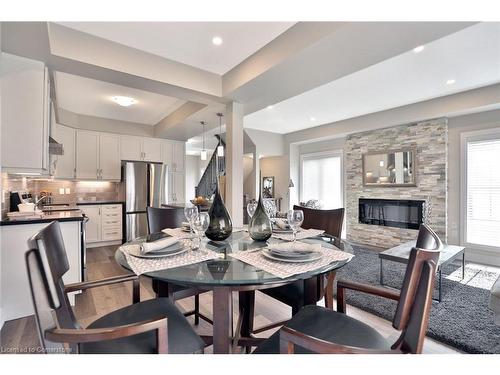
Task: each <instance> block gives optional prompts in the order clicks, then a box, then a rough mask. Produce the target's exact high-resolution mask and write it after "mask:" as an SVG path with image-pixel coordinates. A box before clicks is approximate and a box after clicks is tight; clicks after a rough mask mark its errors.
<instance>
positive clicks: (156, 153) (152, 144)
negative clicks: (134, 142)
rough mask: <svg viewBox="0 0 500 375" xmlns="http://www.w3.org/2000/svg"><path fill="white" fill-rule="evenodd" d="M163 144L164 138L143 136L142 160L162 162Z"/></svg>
mask: <svg viewBox="0 0 500 375" xmlns="http://www.w3.org/2000/svg"><path fill="white" fill-rule="evenodd" d="M161 145H162V139H160V138H143V140H142V153H143V159H142V160H144V161H152V162H157V163H161Z"/></svg>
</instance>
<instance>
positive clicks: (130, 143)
mask: <svg viewBox="0 0 500 375" xmlns="http://www.w3.org/2000/svg"><path fill="white" fill-rule="evenodd" d="M120 157H121V160H133V161H134V160H142V137H133V136H129V135H122V136H121V137H120Z"/></svg>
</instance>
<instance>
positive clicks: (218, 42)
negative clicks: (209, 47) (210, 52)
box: [212, 36, 222, 46]
mask: <svg viewBox="0 0 500 375" xmlns="http://www.w3.org/2000/svg"><path fill="white" fill-rule="evenodd" d="M212 43H213V44H215V45H216V46H220V45H221V44H222V38H221V37H220V36H214V37H213V38H212Z"/></svg>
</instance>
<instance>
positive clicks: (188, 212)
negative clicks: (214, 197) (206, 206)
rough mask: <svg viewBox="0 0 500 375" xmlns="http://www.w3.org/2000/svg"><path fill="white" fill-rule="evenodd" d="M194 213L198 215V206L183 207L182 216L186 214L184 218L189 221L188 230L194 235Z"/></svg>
mask: <svg viewBox="0 0 500 375" xmlns="http://www.w3.org/2000/svg"><path fill="white" fill-rule="evenodd" d="M196 215H198V207H197V206H186V207H184V216H186V219H187V221H188V222H189V232H190V233H191V235H194V230H193V218H194V217H195V216H196Z"/></svg>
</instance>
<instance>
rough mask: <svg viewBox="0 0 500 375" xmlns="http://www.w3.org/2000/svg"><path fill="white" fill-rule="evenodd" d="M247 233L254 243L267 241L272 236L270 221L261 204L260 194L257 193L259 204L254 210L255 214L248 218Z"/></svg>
mask: <svg viewBox="0 0 500 375" xmlns="http://www.w3.org/2000/svg"><path fill="white" fill-rule="evenodd" d="M248 233H249V234H250V237H251V238H252V240H254V241H267V240H268V239H269V237H271V235H272V234H273V227H272V223H271V219H269V216H268V215H267V213H266V210H265V209H264V205H263V204H262V194H261V193H259V203H258V204H257V208H256V209H255V213H254V214H253V216H252V217H251V218H250V222H249V223H248Z"/></svg>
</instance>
